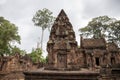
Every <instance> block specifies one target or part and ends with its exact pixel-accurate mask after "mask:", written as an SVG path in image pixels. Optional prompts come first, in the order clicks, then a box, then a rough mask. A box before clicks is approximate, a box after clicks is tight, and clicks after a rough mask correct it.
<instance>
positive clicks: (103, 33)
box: [79, 16, 120, 45]
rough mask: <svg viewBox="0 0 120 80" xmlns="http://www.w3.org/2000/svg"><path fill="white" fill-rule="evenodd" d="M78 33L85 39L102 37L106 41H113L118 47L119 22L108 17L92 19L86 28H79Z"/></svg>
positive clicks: (119, 38)
mask: <svg viewBox="0 0 120 80" xmlns="http://www.w3.org/2000/svg"><path fill="white" fill-rule="evenodd" d="M79 31H80V32H81V34H83V35H84V36H86V37H88V36H90V37H93V38H101V37H104V38H105V39H107V40H108V41H114V42H115V43H117V44H118V45H120V20H117V19H115V18H109V17H108V16H99V17H96V18H93V19H92V21H90V22H89V23H88V25H87V26H85V27H83V28H80V29H79Z"/></svg>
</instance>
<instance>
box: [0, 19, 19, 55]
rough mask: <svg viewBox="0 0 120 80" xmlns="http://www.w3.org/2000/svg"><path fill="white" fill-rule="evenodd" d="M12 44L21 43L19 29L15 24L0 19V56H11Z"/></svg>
mask: <svg viewBox="0 0 120 80" xmlns="http://www.w3.org/2000/svg"><path fill="white" fill-rule="evenodd" d="M12 42H17V43H20V36H19V35H18V28H17V27H16V26H15V24H13V23H11V22H9V21H8V20H6V19H4V18H3V17H0V55H2V56H4V55H9V54H10V52H11V49H12V45H11V43H12Z"/></svg>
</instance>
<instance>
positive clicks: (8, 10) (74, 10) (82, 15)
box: [0, 0, 120, 54]
mask: <svg viewBox="0 0 120 80" xmlns="http://www.w3.org/2000/svg"><path fill="white" fill-rule="evenodd" d="M43 8H47V9H49V10H50V11H52V12H53V16H55V17H57V15H58V14H59V12H60V10H61V9H64V11H65V12H66V14H67V15H68V17H69V19H70V22H71V23H72V25H73V28H74V31H75V33H76V40H77V41H78V44H79V40H80V39H79V34H80V33H79V32H78V29H79V28H81V27H84V26H86V25H87V23H88V22H89V21H90V20H91V19H92V18H94V17H97V16H103V15H108V16H109V17H114V18H117V19H119V17H120V0H0V16H3V17H4V18H5V19H7V20H9V21H10V22H12V23H14V24H16V26H18V29H19V34H20V36H21V45H19V47H20V48H21V49H23V50H26V51H28V52H31V49H32V48H36V46H37V42H38V41H39V38H40V36H41V29H40V28H38V27H35V26H34V24H33V22H32V17H33V15H34V14H35V12H36V11H38V10H39V9H43ZM48 37H49V32H48V30H47V29H46V31H45V35H44V44H43V45H44V51H45V50H46V43H47V41H48ZM44 53H45V54H46V52H44Z"/></svg>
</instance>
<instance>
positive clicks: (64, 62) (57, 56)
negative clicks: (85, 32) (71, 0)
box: [47, 10, 78, 70]
mask: <svg viewBox="0 0 120 80" xmlns="http://www.w3.org/2000/svg"><path fill="white" fill-rule="evenodd" d="M75 39H76V38H75V32H74V31H73V27H72V25H71V23H70V22H69V19H68V17H67V15H66V13H65V12H64V10H61V12H60V13H59V15H58V17H57V18H56V20H55V22H54V24H53V26H52V28H51V32H50V36H49V41H48V43H47V51H48V61H49V62H48V65H49V66H48V69H64V70H65V69H72V68H74V69H75V68H78V67H77V56H78V46H77V42H76V40H75Z"/></svg>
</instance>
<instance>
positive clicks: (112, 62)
mask: <svg viewBox="0 0 120 80" xmlns="http://www.w3.org/2000/svg"><path fill="white" fill-rule="evenodd" d="M111 64H112V65H113V64H115V58H114V57H111Z"/></svg>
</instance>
